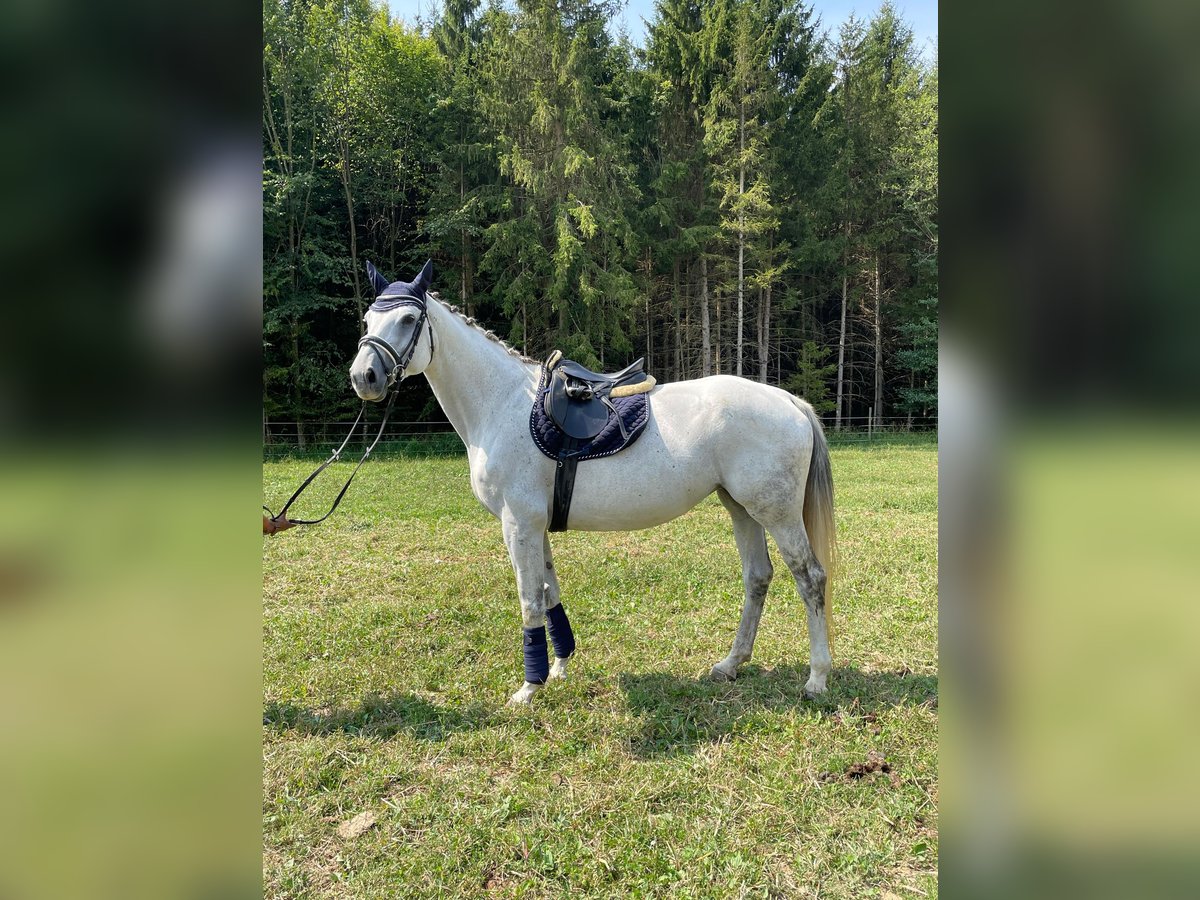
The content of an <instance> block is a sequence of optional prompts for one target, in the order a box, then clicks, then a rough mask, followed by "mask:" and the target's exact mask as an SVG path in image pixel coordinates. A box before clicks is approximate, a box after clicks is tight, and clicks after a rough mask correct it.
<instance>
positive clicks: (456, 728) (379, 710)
mask: <svg viewBox="0 0 1200 900" xmlns="http://www.w3.org/2000/svg"><path fill="white" fill-rule="evenodd" d="M491 715H492V711H491V709H490V708H488V707H486V706H484V705H482V704H472V705H470V706H467V707H465V708H462V709H457V708H450V707H446V706H439V705H437V704H436V703H430V702H429V701H428V700H425V699H423V698H421V697H416V696H413V695H412V694H395V695H392V696H388V697H382V696H380V695H379V694H368V695H367V696H366V697H364V698H363V700H362V703H361V704H359V705H357V706H347V707H342V708H340V709H329V708H320V709H315V710H314V709H305V708H303V707H300V706H296V705H295V704H292V703H277V702H271V703H268V704H267V706H266V708H265V709H264V710H263V725H265V726H267V727H268V728H272V729H274V730H275V731H280V732H283V731H299V732H302V733H304V734H333V733H334V732H343V733H345V734H357V735H363V736H364V737H378V738H385V739H386V738H391V737H394V736H396V735H398V734H401V733H404V734H409V735H411V736H413V737H415V738H419V739H421V740H423V741H442V740H445V739H446V738H447V737H448V736H450V735H452V734H456V733H458V732H460V731H478V730H480V729H483V728H487V727H489V726H490V725H491Z"/></svg>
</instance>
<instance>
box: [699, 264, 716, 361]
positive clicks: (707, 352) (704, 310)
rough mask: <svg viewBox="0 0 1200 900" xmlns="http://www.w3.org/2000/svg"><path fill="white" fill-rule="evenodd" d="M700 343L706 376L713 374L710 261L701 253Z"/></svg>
mask: <svg viewBox="0 0 1200 900" xmlns="http://www.w3.org/2000/svg"><path fill="white" fill-rule="evenodd" d="M700 343H701V347H702V348H703V351H704V370H703V374H704V375H705V376H708V375H711V374H712V373H713V354H712V331H711V326H710V323H709V320H708V259H707V257H705V255H704V251H703V250H701V252H700Z"/></svg>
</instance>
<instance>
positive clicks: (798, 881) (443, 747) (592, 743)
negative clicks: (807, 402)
mask: <svg viewBox="0 0 1200 900" xmlns="http://www.w3.org/2000/svg"><path fill="white" fill-rule="evenodd" d="M585 465H586V464H585ZM264 469H265V477H264V484H265V493H266V496H268V497H270V498H272V499H277V498H279V497H283V496H286V495H287V494H288V493H289V492H290V490H291V487H292V486H293V485H294V484H295V483H296V482H297V481H298V480H299V479H300V478H301V477H303V475H305V474H307V472H308V471H309V470H310V469H311V462H310V461H291V462H287V461H285V462H273V463H268V464H266V465H265V467H264ZM833 473H834V481H835V485H836V490H837V508H838V526H839V530H840V545H841V553H842V563H843V568H842V571H841V575H840V578H839V580H838V582H837V586H836V589H835V596H834V601H833V614H834V619H833V621H834V623H835V629H836V630H835V638H834V671H833V674H832V675H831V677H830V681H829V685H830V690H829V693H828V694H827V695H825V696H824V697H822V699H820V700H819V701H811V700H806V699H804V698H803V697H802V693H801V689H802V687H803V685H804V681H805V678H806V677H807V659H808V638H807V634H806V629H805V616H804V608H803V604H802V602H801V601H800V598H799V596H798V595H797V593H796V589H795V585H794V582H793V581H792V580H791V578H790V576H788V574H787V571H786V568H785V567H784V566H783V564H782V562H781V561H780V560H779V558H778V555H777V554H775V553H774V552H773V553H772V556H773V559H774V562H775V567H776V577H775V581H774V583H773V584H772V587H771V591H770V594H769V596H768V599H767V603H766V609H765V612H764V614H763V620H762V627H761V629H760V632H759V637H758V643H757V646H756V650H755V655H754V659H753V661H752V662H751V663H749V664H748V665H747V666H746V667H745V668H744V670H743V674H742V677H741V678H740V679H739V680H738V681H737V682H735V683H733V684H714V683H711V682H709V681H708V680H707V679H706V677H704V676H706V675H707V672H708V669H709V667H710V666H711V665H712V664H713V663H714V662H717V661H718V660H720V659H721V658H722V657H723V656H724V655H725V654H726V653H727V652H728V651H729V645H730V642H731V641H732V638H733V633H734V630H735V629H736V627H737V621H738V614H739V610H740V605H741V598H742V589H741V580H740V568H739V562H738V556H737V550H736V548H735V547H734V543H733V537H732V533H731V529H730V524H729V519H728V517H727V515H726V513H725V511H724V509H723V508H722V507H721V505H720V504H719V502H718V501H717V499H716V498H715V497H712V498H710V499H709V500H708V501H706V502H705V503H703V504H702V505H701V506H700V507H699V508H697V509H696V510H694V511H693V512H692V513H690V514H689V515H687V516H685V517H684V518H682V519H680V520H677V521H676V522H673V523H671V524H669V525H665V526H662V527H660V528H657V529H653V530H650V531H645V532H636V533H630V534H579V533H567V534H563V535H556V536H554V538H553V539H552V542H553V547H554V553H555V564H556V567H557V569H558V571H559V576H560V579H561V581H562V587H563V598H564V603H565V605H566V608H567V610H568V611H569V612H570V615H571V620H572V624H573V625H574V630H575V634H576V637H577V639H578V643H579V650H578V652H577V654H576V657H575V659H574V661H573V662H572V665H571V672H570V679H569V680H568V681H567V682H565V683H555V684H552V685H550V686H549V687H547V688H546V689H545V690H543V691H542V692H541V693H540V694H539V695H538V697H537V698H536V700H535V705H534V706H533V708H532V709H508V708H506V707H505V706H504V701H505V700H506V699H507V698H508V696H509V695H510V694H511V693H512V691H513V690H514V689H515V688H516V687H517V686H518V685H519V683H520V681H521V674H522V667H521V645H520V638H521V620H520V613H519V610H518V606H517V601H516V589H515V583H514V579H513V574H512V569H511V568H510V566H509V563H508V559H507V556H506V554H505V551H504V546H503V543H502V541H501V536H500V527H499V524H498V523H497V522H496V521H495V520H493V519H492V518H491V516H490V515H489V514H488V513H487V512H485V511H484V510H483V509H482V508H481V507H480V506H479V505H478V504H477V503H476V501H475V500H474V498H473V497H472V495H471V492H470V487H469V485H468V482H467V465H466V460H465V457H461V456H456V457H438V458H424V459H391V460H383V461H376V462H373V463H370V464H368V465H367V466H365V467H364V468H363V470H362V472H361V473H360V475H359V478H358V480H357V481H356V482H355V484H354V486H353V488H352V489H351V493H350V495H349V497H348V499H347V501H346V503H345V504H344V505H343V506H342V508H341V509H340V510H339V511H338V512H337V513H336V514H335V516H334V517H333V518H331V519H330V520H329V521H328V522H327V523H325V524H324V525H322V526H317V527H315V528H312V529H308V530H304V529H297V530H293V531H291V532H288V533H287V534H284V535H280V536H279V537H277V538H273V539H269V540H266V541H265V551H264V563H263V569H264V602H265V620H264V631H263V659H264V674H265V691H266V697H265V701H264V704H265V705H264V711H263V740H264V749H263V760H264V773H263V816H264V859H263V875H264V885H265V891H266V894H267V896H269V897H370V898H375V897H441V896H446V897H475V896H497V897H555V898H559V897H625V896H629V897H681V898H682V897H713V898H730V897H817V896H820V897H854V898H857V897H885V898H889V897H891V896H893V895H894V896H900V897H909V896H913V897H933V896H936V894H937V746H938V743H937V735H938V712H937V697H938V683H937V652H938V649H937V449H936V445H935V444H934V443H933V442H932V440H917V441H913V440H908V441H893V442H880V443H875V444H871V445H849V446H844V447H835V449H834V451H833ZM317 505H318V504H317V501H316V500H314V501H313V503H312V506H311V507H309V508H310V509H315V508H316V506H317ZM363 814H366V815H363ZM356 817H360V818H358V819H357V821H354V824H353V825H348V824H347V823H350V822H352V821H353V820H355V818H356ZM368 826H369V827H368Z"/></svg>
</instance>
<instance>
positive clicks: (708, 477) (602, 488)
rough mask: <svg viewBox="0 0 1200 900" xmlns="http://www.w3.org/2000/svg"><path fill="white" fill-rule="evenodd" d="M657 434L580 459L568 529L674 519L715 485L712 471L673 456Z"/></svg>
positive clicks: (641, 524) (626, 527)
mask: <svg viewBox="0 0 1200 900" xmlns="http://www.w3.org/2000/svg"><path fill="white" fill-rule="evenodd" d="M657 437H658V435H645V436H644V437H643V438H642V439H641V440H639V441H638V443H636V444H634V445H633V446H632V447H630V448H629V449H628V450H625V451H623V452H622V453H619V454H617V455H616V456H612V457H606V458H604V459H593V460H588V461H587V462H581V463H579V465H578V468H577V469H576V472H575V491H574V494H573V495H572V498H571V513H570V516H569V517H568V519H567V527H568V528H570V529H571V530H572V531H576V530H578V531H633V530H635V529H638V528H651V527H653V526H655V525H662V524H663V523H664V522H669V521H671V520H672V519H676V518H678V517H679V516H681V515H683V514H684V513H685V512H687V511H688V510H689V509H691V508H692V507H693V506H695V505H696V504H697V503H699V502H700V501H701V500H703V499H704V498H705V497H707V496H708V495H709V494H711V493H712V492H713V491H715V490H716V489H717V475H716V472H715V470H712V469H711V467H710V466H708V465H705V464H703V463H699V462H698V461H697V460H695V459H694V458H692V459H690V460H686V461H685V459H684V458H681V457H678V456H672V455H671V454H669V453H667V452H665V449H664V448H663V447H662V446H661V443H660V441H658V440H656V438H657ZM643 442H645V446H643Z"/></svg>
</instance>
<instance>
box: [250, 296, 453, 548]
mask: <svg viewBox="0 0 1200 900" xmlns="http://www.w3.org/2000/svg"><path fill="white" fill-rule="evenodd" d="M402 306H413V307H416V309H417V319H416V322H415V323H414V324H413V330H412V335H411V336H410V337H409V339H408V343H406V344H405V345H404V349H403V350H402V351H400V352H397V351H396V348H395V347H393V346H392V345H391V344H390V343H388V342H387V341H386V340H384V339H383V338H381V337H379V336H378V335H375V334H364V335H363V336H362V337H361V338H359V340H358V346H359V349H362V348H363V347H370V348H371V349H372V350H374V351H375V353H376V355H378V356H379V360H380V362H382V363H383V364H384V368H386V369H387V370H388V376H387V384H386V386H385V388H384V390H385V392H386V393H388V394H390V395H391V396H389V397H388V401H387V406H385V407H384V410H383V421H381V422H380V423H379V431H378V432H376V434H375V440H373V441H372V442H371V446H369V447H368V448H367V449H366V450H365V451H364V452H363V455H362V457H361V458H360V459H359V461H358V465H356V466H355V467H354V471H352V472H351V473H350V477H349V478H347V479H346V483H345V484H344V485H342V489H341V490H340V491H338V495H337V497H336V498H335V499H334V501H333V505H332V506H331V507H329V512H327V513H325V515H323V516H321V518H319V519H288V517H287V511H288V509H290V508H291V505H292V504H293V503H295V502H296V499H297V498H298V497H299V496H300V495H301V494H303V493H304V490H305V488H307V487H308V486H309V485H310V484H312V483H313V480H314V479H315V478H316V477H317V476H318V475H320V474H321V473H322V472H324V471H325V469H326V468H328V466H329V465H330V464H331V463H333V462H336V461H337V460H338V459H339V458H340V457H341V455H342V451H343V450H345V449H346V445H347V444H349V443H350V438H352V437H353V436H354V432H355V431H356V430H357V429H358V423H359V422H361V421H362V417H363V413H365V412H366V411H367V404H368V403H378V402H379V401H378V400H365V401H363V405H362V408H361V409H359V411H358V418H356V419H355V420H354V424H353V425H351V426H350V433H349V434H347V435H346V439H345V440H344V441H342V445H341V446H340V447H338V448H337V449H336V450H334V451H333V453H332V454H330V456H329V459H327V460H325V462H323V463H321V465H319V466H317V468H316V470H314V471H313V473H312V474H311V475H309V476H308V477H307V478H305V479H304V481H303V483H301V485H300V487H298V488H296V491H295V493H293V494H292V496H291V497H289V498H288V501H287V503H285V504H283V509H281V510H280V511H279V512H278V514H275V513H272V512H271V510H270V508H269V507H267V506H266V505H264V506H263V509H264V510H266V513H267V515H268V516H270V517H271V524H272V525H274V526H278V525H279V524H280V523H281V522H290V523H291V524H292V525H316V524H317V523H318V522H324V521H325V520H326V519H328V518H329V517H330V516H331V515H333V511H334V510H335V509H337V508H338V505H339V504H340V503H341V502H342V498H343V497H344V496H346V491H347V490H349V488H350V482H352V481H353V480H354V476H355V475H357V474H358V470H359V469H361V468H362V464H363V463H365V462H366V461H367V457H368V456H370V455H371V451H372V450H374V449H375V446H376V445H377V444H378V443H379V440H380V438H382V437H383V429H384V428H385V427H386V426H387V421H388V417H389V416H390V415H391V414H392V405H393V404H394V403H395V402H396V397H398V396H399V395H400V392H399V391H398V390H396V391H393V390H392V388H393V387H395V386H396V385H398V384H399V383H400V382H401V381H403V380H404V374H405V371H406V370H407V369H408V365H409V363H411V362H412V358H413V355H414V354H415V353H416V352H417V346H418V345H419V344H420V342H421V334H422V333H423V332H424V331H428V332H429V359H430V361H432V360H433V323H431V322H430V321H429V305H428V301H427V299H426V298H424V297H414V296H412V295H411V294H393V295H391V296H388V295H387V294H386V292H385V293H384V294H382V295H380V296H379V297H378V298H377V299H376V300H375V302H374V303H372V304H371V309H373V310H375V311H376V312H388V311H390V310H393V309H399V308H400V307H402ZM380 399H382V398H380Z"/></svg>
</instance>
